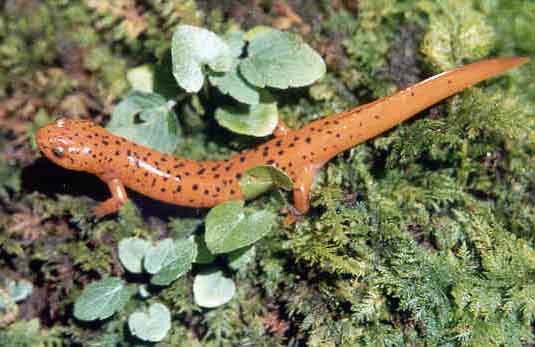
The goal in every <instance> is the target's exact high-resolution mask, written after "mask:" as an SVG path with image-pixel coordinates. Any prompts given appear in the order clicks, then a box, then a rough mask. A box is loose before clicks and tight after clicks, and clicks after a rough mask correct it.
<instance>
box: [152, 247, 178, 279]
mask: <svg viewBox="0 0 535 347" xmlns="http://www.w3.org/2000/svg"><path fill="white" fill-rule="evenodd" d="M177 257H178V254H177V249H176V246H175V242H174V240H173V239H163V240H161V241H160V242H158V244H157V245H156V246H152V247H150V248H149V249H148V250H147V252H146V253H145V261H144V265H145V270H147V272H148V273H151V274H155V273H157V272H158V271H160V270H161V269H162V268H163V267H164V266H167V265H169V264H171V263H172V262H174V261H175V260H176V259H177Z"/></svg>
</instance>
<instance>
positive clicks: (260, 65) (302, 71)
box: [240, 30, 326, 89]
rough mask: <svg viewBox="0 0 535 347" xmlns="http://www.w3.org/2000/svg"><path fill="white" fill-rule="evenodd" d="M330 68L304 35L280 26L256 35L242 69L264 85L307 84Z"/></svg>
mask: <svg viewBox="0 0 535 347" xmlns="http://www.w3.org/2000/svg"><path fill="white" fill-rule="evenodd" d="M325 71H326V68H325V63H324V62H323V59H321V56H320V55H319V54H318V53H316V52H315V51H314V50H313V49H312V48H310V46H308V45H307V44H306V43H304V42H303V41H302V39H301V38H300V37H299V36H297V35H295V34H291V33H287V32H281V31H278V30H271V31H267V32H265V33H262V34H258V35H255V36H254V37H253V39H252V41H251V42H250V43H249V48H248V57H247V58H246V59H244V60H242V61H241V62H240V72H241V73H242V74H243V77H245V79H246V80H247V81H249V82H250V83H251V84H253V85H255V86H257V87H260V88H264V87H266V86H268V87H275V88H281V89H286V88H288V87H303V86H306V85H309V84H311V83H313V82H314V81H316V80H318V79H320V78H321V77H322V76H323V75H324V74H325Z"/></svg>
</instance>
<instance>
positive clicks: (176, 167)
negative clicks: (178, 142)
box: [173, 163, 184, 169]
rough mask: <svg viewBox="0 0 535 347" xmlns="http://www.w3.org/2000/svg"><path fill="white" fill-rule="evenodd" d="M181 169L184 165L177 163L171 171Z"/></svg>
mask: <svg viewBox="0 0 535 347" xmlns="http://www.w3.org/2000/svg"><path fill="white" fill-rule="evenodd" d="M181 167H184V163H178V164H176V165H175V166H173V169H179V168H181Z"/></svg>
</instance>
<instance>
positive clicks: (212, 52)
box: [171, 25, 233, 93]
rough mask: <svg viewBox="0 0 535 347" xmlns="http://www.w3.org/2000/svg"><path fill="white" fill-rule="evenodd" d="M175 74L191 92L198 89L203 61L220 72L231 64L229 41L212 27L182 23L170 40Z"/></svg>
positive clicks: (201, 76)
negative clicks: (209, 28)
mask: <svg viewBox="0 0 535 347" xmlns="http://www.w3.org/2000/svg"><path fill="white" fill-rule="evenodd" d="M171 55H172V59H173V75H174V76H175V79H176V81H177V83H178V85H179V86H181V87H182V88H184V89H185V90H186V91H187V92H189V93H196V92H198V91H199V90H200V89H201V87H202V85H203V83H204V75H203V72H202V65H204V64H207V65H208V66H209V67H210V68H211V69H212V70H214V71H218V72H225V71H228V70H229V69H230V67H231V65H232V60H233V58H232V51H231V50H230V48H229V46H228V45H227V43H226V42H225V41H224V40H222V39H221V38H220V37H219V36H217V35H216V34H214V33H213V32H211V31H208V30H206V29H203V28H198V27H194V26H190V25H179V26H178V27H177V28H176V30H175V32H174V33H173V39H172V41H171Z"/></svg>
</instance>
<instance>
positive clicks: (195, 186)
mask: <svg viewBox="0 0 535 347" xmlns="http://www.w3.org/2000/svg"><path fill="white" fill-rule="evenodd" d="M191 189H193V190H197V189H199V185H198V184H194V185H193V186H191Z"/></svg>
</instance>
